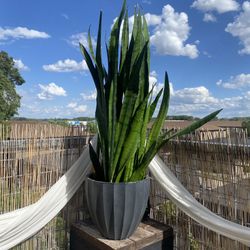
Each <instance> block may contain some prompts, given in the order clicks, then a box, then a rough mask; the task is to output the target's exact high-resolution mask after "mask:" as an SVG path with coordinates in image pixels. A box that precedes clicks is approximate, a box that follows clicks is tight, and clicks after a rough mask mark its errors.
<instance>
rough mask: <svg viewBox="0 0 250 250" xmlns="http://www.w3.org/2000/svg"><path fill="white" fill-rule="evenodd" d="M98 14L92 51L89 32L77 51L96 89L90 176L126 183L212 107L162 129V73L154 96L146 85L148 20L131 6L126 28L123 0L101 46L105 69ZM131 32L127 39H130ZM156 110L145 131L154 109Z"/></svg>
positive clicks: (166, 99) (199, 123)
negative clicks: (176, 128)
mask: <svg viewBox="0 0 250 250" xmlns="http://www.w3.org/2000/svg"><path fill="white" fill-rule="evenodd" d="M101 34H102V12H101V13H100V17H99V28H98V36H97V45H96V49H95V52H94V48H93V43H92V40H91V35H90V31H89V34H88V47H89V50H87V48H86V47H84V46H83V45H82V44H80V49H81V51H82V54H83V56H84V58H85V60H86V63H87V65H88V68H89V71H90V73H91V75H92V78H93V81H94V84H95V87H96V90H97V100H96V112H95V117H96V122H97V127H98V148H97V151H95V150H94V149H93V148H92V146H91V145H90V156H91V160H92V162H93V165H94V168H95V178H96V179H98V180H102V181H107V182H131V181H137V180H141V179H144V178H145V175H146V172H147V171H146V170H147V167H148V165H149V163H150V161H151V160H152V159H153V157H154V155H155V154H156V153H157V151H158V150H159V149H160V148H161V147H162V145H163V144H165V143H166V142H168V141H169V140H170V139H172V138H174V137H176V136H181V135H184V134H186V133H189V132H191V131H193V130H195V129H196V128H198V127H200V126H202V125H203V124H204V123H205V122H207V121H209V120H210V119H212V118H213V117H215V116H216V115H217V114H218V112H219V111H216V112H214V113H212V114H210V115H209V116H207V117H205V118H204V119H202V120H199V121H197V122H195V123H193V124H192V125H191V126H189V127H188V128H185V129H183V130H181V131H178V132H176V133H174V132H172V131H167V132H165V133H163V134H162V133H161V128H162V125H163V123H164V122H165V117H166V114H167V111H168V107H169V97H170V86H169V80H168V74H167V73H165V81H164V88H163V89H161V90H160V91H159V93H157V94H156V95H154V91H153V88H154V87H153V88H152V89H150V86H149V72H150V49H149V32H148V26H147V22H146V20H145V18H144V16H143V15H141V13H140V10H139V11H138V10H135V14H134V24H133V29H132V31H131V34H130V31H129V21H128V12H127V10H126V1H124V2H123V6H122V9H121V12H120V15H119V17H118V18H117V19H116V21H115V23H114V25H113V27H112V30H111V34H110V38H109V43H108V44H106V53H107V64H108V65H107V66H108V67H107V69H106V67H105V66H104V64H103V60H102V51H101V48H102V46H101ZM130 36H131V37H130ZM160 100H161V101H160ZM157 105H159V112H158V115H157V117H156V119H154V122H153V126H152V129H151V130H150V131H148V130H147V129H148V124H149V122H150V121H151V118H152V116H153V114H154V113H155V110H156V107H157Z"/></svg>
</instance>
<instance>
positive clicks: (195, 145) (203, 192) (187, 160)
mask: <svg viewBox="0 0 250 250" xmlns="http://www.w3.org/2000/svg"><path fill="white" fill-rule="evenodd" d="M249 154H250V148H249V145H248V138H247V134H246V131H244V130H242V129H224V130H221V131H216V132H215V131H213V132H211V131H198V132H196V133H194V134H192V135H189V136H187V137H186V138H185V139H182V140H174V141H172V142H171V143H169V144H168V145H166V146H164V147H163V148H162V150H161V156H162V158H163V159H164V161H165V163H166V164H167V166H168V167H169V168H170V169H171V170H172V171H173V172H174V173H175V175H176V176H177V178H178V179H179V180H180V181H181V183H182V184H183V185H184V186H185V187H186V188H187V189H188V190H189V191H190V192H191V193H192V194H193V196H194V197H195V198H196V199H197V200H198V201H199V202H200V203H202V204H203V205H204V206H206V207H207V208H209V209H210V210H211V211H213V212H214V213H216V214H217V215H219V216H221V217H223V218H225V219H227V220H230V221H233V222H236V223H239V224H241V225H244V226H250V157H249ZM150 200H151V216H152V217H153V218H155V219H157V220H159V221H162V222H164V223H167V224H169V225H171V226H173V227H174V230H175V249H181V250H182V249H183V250H185V249H193V250H196V249H197V250H198V249H206V250H207V249H211V250H212V249H224V250H235V249H237V250H246V249H249V248H248V247H246V246H245V245H243V244H240V243H239V242H236V241H233V240H230V239H228V238H226V237H223V236H220V235H218V234H217V233H214V232H212V231H210V230H208V229H206V228H205V227H203V226H201V225H200V224H198V223H197V222H195V221H193V220H192V219H191V218H189V217H188V216H186V215H185V214H184V213H183V212H181V211H180V210H179V209H178V208H177V207H176V206H175V205H174V204H173V203H172V202H171V201H169V200H168V198H167V197H166V194H165V193H164V191H163V190H162V189H161V188H160V187H159V186H158V185H157V184H156V183H155V182H153V183H152V189H151V199H150Z"/></svg>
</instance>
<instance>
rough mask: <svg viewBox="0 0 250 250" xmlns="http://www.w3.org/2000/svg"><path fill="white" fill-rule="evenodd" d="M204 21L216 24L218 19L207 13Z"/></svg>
mask: <svg viewBox="0 0 250 250" xmlns="http://www.w3.org/2000/svg"><path fill="white" fill-rule="evenodd" d="M203 21H204V22H207V23H208V22H212V23H214V22H216V21H217V19H216V17H215V16H214V15H213V14H212V13H205V14H204V17H203Z"/></svg>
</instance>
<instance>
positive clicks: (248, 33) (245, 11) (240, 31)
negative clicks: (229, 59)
mask: <svg viewBox="0 0 250 250" xmlns="http://www.w3.org/2000/svg"><path fill="white" fill-rule="evenodd" d="M225 31H226V32H229V33H231V35H232V36H235V37H238V38H239V39H240V42H241V43H242V44H243V46H244V48H243V49H242V50H240V51H239V53H240V54H250V2H249V1H245V2H244V3H243V5H242V12H241V13H240V15H239V16H238V17H237V18H236V19H235V20H234V22H232V23H229V24H228V25H227V27H226V29H225Z"/></svg>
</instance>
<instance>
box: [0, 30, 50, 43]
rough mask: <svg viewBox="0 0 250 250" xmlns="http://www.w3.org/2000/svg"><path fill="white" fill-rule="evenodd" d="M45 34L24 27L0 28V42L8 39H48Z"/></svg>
mask: <svg viewBox="0 0 250 250" xmlns="http://www.w3.org/2000/svg"><path fill="white" fill-rule="evenodd" d="M49 37H50V35H48V34H47V33H45V32H41V31H37V30H32V29H28V28H26V27H16V28H13V29H11V28H2V27H0V40H9V39H35V38H49Z"/></svg>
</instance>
